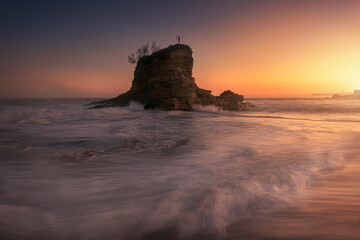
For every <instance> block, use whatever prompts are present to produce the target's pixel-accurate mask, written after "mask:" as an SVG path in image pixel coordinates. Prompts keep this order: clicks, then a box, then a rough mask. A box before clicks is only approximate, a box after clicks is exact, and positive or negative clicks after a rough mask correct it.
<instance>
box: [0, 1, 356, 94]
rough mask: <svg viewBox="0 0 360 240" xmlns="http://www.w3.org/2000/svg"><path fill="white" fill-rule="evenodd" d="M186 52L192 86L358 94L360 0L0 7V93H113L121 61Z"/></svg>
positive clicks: (122, 84)
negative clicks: (146, 52) (181, 47)
mask: <svg viewBox="0 0 360 240" xmlns="http://www.w3.org/2000/svg"><path fill="white" fill-rule="evenodd" d="M176 35H181V40H182V43H185V44H188V45H189V46H190V47H191V48H192V49H193V52H194V54H193V57H194V59H195V62H194V77H195V79H196V82H197V84H198V86H199V87H201V88H205V89H210V90H213V93H214V94H219V93H221V92H222V91H224V90H227V89H231V90H233V91H235V92H237V93H241V94H244V95H245V96H246V97H262V96H264V97H300V96H311V94H312V93H336V92H341V91H344V92H352V91H353V90H354V89H356V88H358V89H360V1H347V0H338V1H333V0H324V1H321V0H308V1H307V0H299V1H292V0H283V1H270V0H263V1H257V0H248V1H245V0H244V1H239V0H236V1H235V0H234V1H230V0H228V1H219V0H216V1H213V0H206V1H205V0H204V1H196V0H182V1H180V0H178V1H158V0H153V1H145V0H144V1H135V0H133V1H75V0H73V1H29V0H28V1H21V0H19V1H1V3H0V97H114V96H117V95H119V94H120V93H122V92H125V91H127V90H128V89H129V88H130V86H131V81H132V78H133V71H134V67H135V66H134V65H131V64H129V63H128V62H127V55H128V54H130V53H131V52H133V51H134V50H135V49H136V48H137V47H138V46H140V45H142V44H144V43H146V42H151V41H152V40H156V41H157V42H158V43H160V45H161V47H167V46H168V45H170V44H174V43H175V36H176Z"/></svg>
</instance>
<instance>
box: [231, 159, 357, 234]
mask: <svg viewBox="0 0 360 240" xmlns="http://www.w3.org/2000/svg"><path fill="white" fill-rule="evenodd" d="M346 158H347V159H352V161H347V162H348V163H347V164H346V168H345V169H344V170H341V171H335V172H326V173H323V174H322V177H321V178H320V179H318V180H316V181H313V182H312V183H311V184H310V185H309V186H308V187H307V189H306V190H305V191H303V192H302V193H300V194H299V201H300V202H301V203H302V204H301V207H300V206H299V207H295V208H291V209H284V210H281V211H277V212H272V213H267V214H258V215H256V216H254V217H253V218H252V219H251V220H249V221H247V222H245V223H244V222H243V223H241V224H237V225H233V226H230V227H228V228H227V235H228V237H227V238H226V239H263V240H270V239H328V240H332V239H336V240H340V239H341V240H344V239H360V161H359V160H360V159H359V158H358V157H357V156H355V155H353V156H347V157H346Z"/></svg>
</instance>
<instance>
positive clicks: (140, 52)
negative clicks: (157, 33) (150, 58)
mask: <svg viewBox="0 0 360 240" xmlns="http://www.w3.org/2000/svg"><path fill="white" fill-rule="evenodd" d="M159 50H160V45H158V44H157V42H156V41H152V43H151V46H150V44H149V43H146V44H145V45H143V46H141V47H139V48H138V49H137V50H136V52H135V53H131V54H130V55H129V56H128V62H129V63H131V64H135V63H137V62H138V61H139V59H140V58H142V57H143V56H147V55H151V54H153V53H154V52H157V51H159Z"/></svg>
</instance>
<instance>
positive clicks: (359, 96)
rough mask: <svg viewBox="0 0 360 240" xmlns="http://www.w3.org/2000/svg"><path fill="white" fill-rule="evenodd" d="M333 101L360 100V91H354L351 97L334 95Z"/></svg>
mask: <svg viewBox="0 0 360 240" xmlns="http://www.w3.org/2000/svg"><path fill="white" fill-rule="evenodd" d="M332 99H360V90H354V93H353V94H351V95H334V96H332Z"/></svg>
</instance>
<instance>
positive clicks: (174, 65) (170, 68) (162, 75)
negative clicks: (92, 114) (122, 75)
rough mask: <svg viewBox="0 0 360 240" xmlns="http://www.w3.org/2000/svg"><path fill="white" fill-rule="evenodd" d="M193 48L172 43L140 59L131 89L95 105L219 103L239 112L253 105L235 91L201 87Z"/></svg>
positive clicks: (153, 106) (172, 107)
mask: <svg viewBox="0 0 360 240" xmlns="http://www.w3.org/2000/svg"><path fill="white" fill-rule="evenodd" d="M193 63H194V60H193V57H192V50H191V48H190V47H189V46H187V45H183V44H176V45H171V46H169V47H168V48H166V49H162V50H160V51H158V52H156V53H154V54H152V55H151V56H144V57H142V58H141V59H139V61H138V63H137V66H136V68H135V72H134V80H133V82H132V86H131V89H130V90H129V91H127V92H126V93H123V94H121V95H119V96H118V97H116V98H113V99H109V100H104V101H99V102H94V103H91V104H92V105H93V106H94V108H103V107H114V106H120V107H123V106H128V105H129V104H130V102H131V101H136V102H139V103H141V104H143V105H144V108H145V109H160V110H191V109H192V106H193V105H216V106H219V107H221V108H223V109H224V110H228V111H239V110H244V109H247V108H249V107H250V106H251V104H245V103H243V100H244V97H243V96H242V95H238V94H236V93H233V92H231V91H229V90H228V91H225V92H223V93H222V94H220V96H216V97H215V96H213V95H212V94H211V91H209V90H205V89H201V88H199V87H198V86H197V85H196V83H195V79H194V78H193V76H192V69H193Z"/></svg>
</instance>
